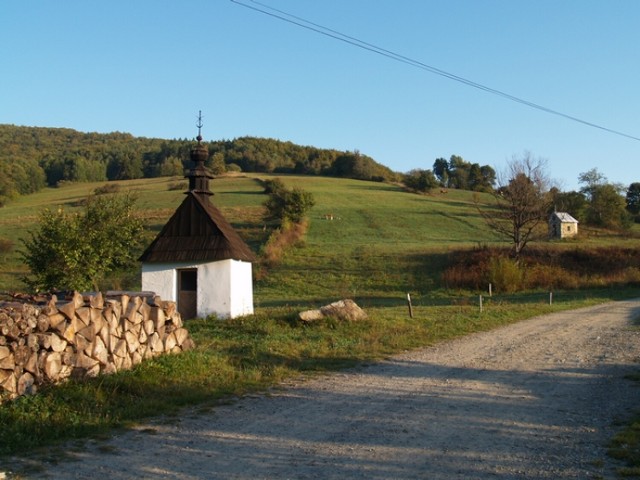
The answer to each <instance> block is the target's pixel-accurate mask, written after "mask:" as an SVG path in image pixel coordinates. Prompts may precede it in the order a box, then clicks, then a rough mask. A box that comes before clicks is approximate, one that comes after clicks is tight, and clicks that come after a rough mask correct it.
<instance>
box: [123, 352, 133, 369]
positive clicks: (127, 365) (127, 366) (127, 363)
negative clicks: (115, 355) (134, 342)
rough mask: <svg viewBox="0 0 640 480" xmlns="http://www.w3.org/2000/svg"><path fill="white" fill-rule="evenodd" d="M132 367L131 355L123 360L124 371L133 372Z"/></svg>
mask: <svg viewBox="0 0 640 480" xmlns="http://www.w3.org/2000/svg"><path fill="white" fill-rule="evenodd" d="M131 367H133V362H132V361H131V357H130V356H129V355H127V356H126V357H124V358H123V359H122V367H121V369H122V370H131Z"/></svg>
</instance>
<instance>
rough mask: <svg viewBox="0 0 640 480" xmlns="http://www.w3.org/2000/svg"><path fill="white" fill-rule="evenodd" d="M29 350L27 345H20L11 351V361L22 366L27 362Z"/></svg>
mask: <svg viewBox="0 0 640 480" xmlns="http://www.w3.org/2000/svg"><path fill="white" fill-rule="evenodd" d="M30 355H31V349H30V348H29V347H28V346H27V345H22V346H19V347H18V348H16V349H15V350H14V351H13V359H14V361H15V362H16V365H23V366H24V364H25V363H27V360H29V356H30Z"/></svg>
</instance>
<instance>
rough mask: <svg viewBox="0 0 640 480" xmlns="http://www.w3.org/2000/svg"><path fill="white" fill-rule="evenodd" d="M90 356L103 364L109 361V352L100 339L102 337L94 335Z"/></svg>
mask: <svg viewBox="0 0 640 480" xmlns="http://www.w3.org/2000/svg"><path fill="white" fill-rule="evenodd" d="M91 357H93V358H95V359H96V360H97V361H98V362H100V363H101V364H102V365H103V366H105V365H107V364H108V363H109V352H108V351H107V347H106V346H105V344H104V342H103V341H102V338H100V337H99V336H98V337H96V339H95V341H94V342H93V349H92V351H91Z"/></svg>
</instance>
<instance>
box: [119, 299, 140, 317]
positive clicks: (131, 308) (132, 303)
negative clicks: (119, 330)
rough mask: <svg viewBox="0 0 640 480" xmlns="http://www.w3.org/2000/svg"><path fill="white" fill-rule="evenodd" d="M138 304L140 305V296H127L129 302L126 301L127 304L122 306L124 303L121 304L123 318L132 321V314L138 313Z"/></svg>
mask: <svg viewBox="0 0 640 480" xmlns="http://www.w3.org/2000/svg"><path fill="white" fill-rule="evenodd" d="M140 305H142V298H140V297H131V298H129V302H128V303H127V306H126V307H124V304H123V308H124V312H125V313H124V318H126V319H127V320H130V321H132V322H133V321H134V319H133V317H134V314H136V313H138V309H139V308H140Z"/></svg>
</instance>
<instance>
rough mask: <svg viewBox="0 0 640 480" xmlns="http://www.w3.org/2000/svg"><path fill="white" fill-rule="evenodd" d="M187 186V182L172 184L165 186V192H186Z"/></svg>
mask: <svg viewBox="0 0 640 480" xmlns="http://www.w3.org/2000/svg"><path fill="white" fill-rule="evenodd" d="M188 188H189V184H188V183H187V182H172V183H170V184H169V185H167V190H172V191H173V190H187V189H188Z"/></svg>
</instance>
